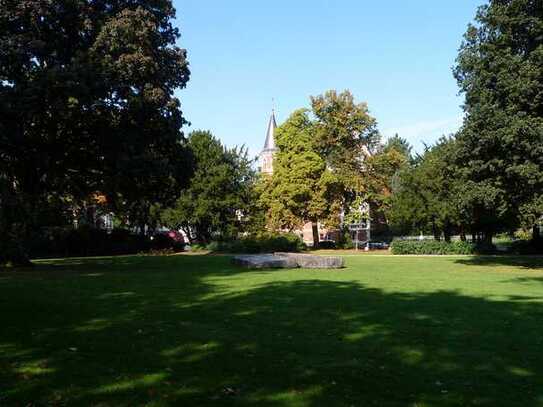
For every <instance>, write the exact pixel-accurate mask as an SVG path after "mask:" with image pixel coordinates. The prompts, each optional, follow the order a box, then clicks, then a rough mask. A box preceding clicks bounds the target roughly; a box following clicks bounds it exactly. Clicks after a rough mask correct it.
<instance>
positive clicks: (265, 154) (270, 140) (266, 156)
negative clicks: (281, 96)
mask: <svg viewBox="0 0 543 407" xmlns="http://www.w3.org/2000/svg"><path fill="white" fill-rule="evenodd" d="M276 128H277V123H276V122H275V112H274V111H273V110H272V114H271V117H270V122H269V123H268V131H267V132H266V142H265V143H264V148H263V149H262V152H261V153H260V171H262V172H263V173H264V174H273V156H274V155H275V152H276V151H277V147H275V129H276Z"/></svg>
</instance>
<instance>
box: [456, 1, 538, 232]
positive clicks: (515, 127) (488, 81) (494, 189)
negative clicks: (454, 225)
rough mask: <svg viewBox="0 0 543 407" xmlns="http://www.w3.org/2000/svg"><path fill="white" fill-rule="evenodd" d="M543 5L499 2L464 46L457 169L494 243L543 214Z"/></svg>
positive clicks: (486, 10) (483, 12) (482, 14)
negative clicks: (498, 235)
mask: <svg viewBox="0 0 543 407" xmlns="http://www.w3.org/2000/svg"><path fill="white" fill-rule="evenodd" d="M542 72H543V2H541V1H540V0H491V1H490V2H489V4H487V5H485V6H482V7H481V8H479V10H478V12H477V16H476V24H475V25H470V26H469V28H468V30H467V32H466V34H465V37H464V42H463V44H462V46H461V49H460V53H459V55H458V59H457V66H456V68H455V76H456V79H457V80H458V83H459V85H460V89H461V91H462V92H463V93H464V94H465V97H466V102H465V105H464V109H465V111H466V119H465V122H464V126H463V128H462V130H461V131H460V133H459V135H458V141H459V143H458V155H457V164H458V166H459V168H460V171H461V173H460V175H461V176H462V177H465V179H466V180H467V182H466V187H467V188H466V192H469V195H464V198H465V199H466V200H467V199H468V198H469V200H470V202H469V203H467V204H468V206H470V207H471V208H472V213H473V216H474V217H475V218H476V219H474V222H475V223H476V224H478V225H479V227H481V228H482V229H483V232H484V234H485V237H486V240H487V241H490V240H491V238H492V235H493V234H494V233H495V232H496V230H497V229H498V227H499V225H502V226H504V227H507V228H513V227H515V226H516V225H517V224H518V222H519V221H521V222H522V223H524V224H525V225H530V226H531V225H535V223H536V222H537V220H538V219H539V218H540V217H541V216H542V215H543V198H542V194H541V191H542V189H543V74H542Z"/></svg>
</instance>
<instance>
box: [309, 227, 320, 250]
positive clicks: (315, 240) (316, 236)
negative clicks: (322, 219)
mask: <svg viewBox="0 0 543 407" xmlns="http://www.w3.org/2000/svg"><path fill="white" fill-rule="evenodd" d="M311 229H312V230H313V249H318V248H319V224H318V223H317V221H312V222H311Z"/></svg>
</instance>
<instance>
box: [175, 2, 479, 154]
mask: <svg viewBox="0 0 543 407" xmlns="http://www.w3.org/2000/svg"><path fill="white" fill-rule="evenodd" d="M484 2H485V1H484V0H446V1H435V0H383V1H371V0H358V1H355V0H336V1H331V0H290V1H285V0H275V1H249V0H232V1H228V2H227V1H224V0H174V3H175V6H176V8H177V20H176V24H177V25H178V26H179V28H180V30H181V34H182V38H181V40H180V42H179V45H180V46H182V47H183V48H186V49H187V50H188V58H189V62H190V68H191V72H192V74H191V80H190V81H189V83H188V86H187V88H186V89H184V90H181V91H179V92H178V96H179V97H180V99H181V102H182V104H183V111H184V114H185V117H186V118H187V119H188V120H189V121H190V122H191V123H192V125H191V126H190V127H187V128H186V129H185V131H186V132H188V131H191V130H196V129H205V130H211V131H212V132H213V133H214V134H215V135H216V136H217V137H219V138H220V139H221V140H222V141H223V142H224V143H225V144H226V145H228V146H234V145H241V144H245V145H246V146H248V147H249V150H250V152H251V153H252V154H257V153H258V152H259V151H260V149H261V148H262V145H263V143H264V137H265V132H266V126H267V121H268V118H269V115H270V111H271V108H272V98H274V99H275V109H276V116H277V119H278V122H282V121H284V120H285V119H286V118H287V117H288V115H289V114H290V113H291V112H292V111H293V110H295V109H297V108H300V107H304V106H308V104H309V96H310V95H318V94H321V93H323V92H324V91H326V90H328V89H337V90H343V89H350V90H351V91H352V92H353V94H354V96H355V98H356V99H357V100H358V101H364V102H367V103H368V106H369V109H370V112H371V114H372V115H373V116H374V117H375V118H376V119H377V121H378V126H379V130H380V131H381V134H383V136H385V137H386V136H390V135H393V134H394V133H396V132H397V133H399V134H400V136H402V137H405V138H407V139H408V140H409V141H410V142H411V143H412V144H413V145H415V148H416V149H418V150H420V149H421V146H422V142H426V143H432V142H433V141H435V140H436V139H437V138H439V136H440V135H442V134H444V133H445V134H448V133H450V132H453V131H454V130H456V129H457V128H458V127H459V125H460V123H461V120H462V110H461V107H460V105H461V104H462V98H461V97H459V96H458V88H457V85H456V82H455V80H454V78H453V76H452V71H451V69H452V66H453V65H454V60H455V58H456V54H457V50H458V47H459V46H460V43H461V41H462V35H463V33H464V32H465V30H466V27H467V24H468V23H469V22H470V21H472V20H473V17H474V16H475V12H476V9H477V7H478V6H479V5H481V4H483V3H484Z"/></svg>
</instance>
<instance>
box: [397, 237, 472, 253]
mask: <svg viewBox="0 0 543 407" xmlns="http://www.w3.org/2000/svg"><path fill="white" fill-rule="evenodd" d="M390 248H391V250H392V254H399V255H401V254H441V255H443V254H475V253H477V252H478V250H477V246H476V245H475V244H473V243H469V242H463V241H454V242H445V241H437V240H394V241H393V242H392V244H391V246H390Z"/></svg>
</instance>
